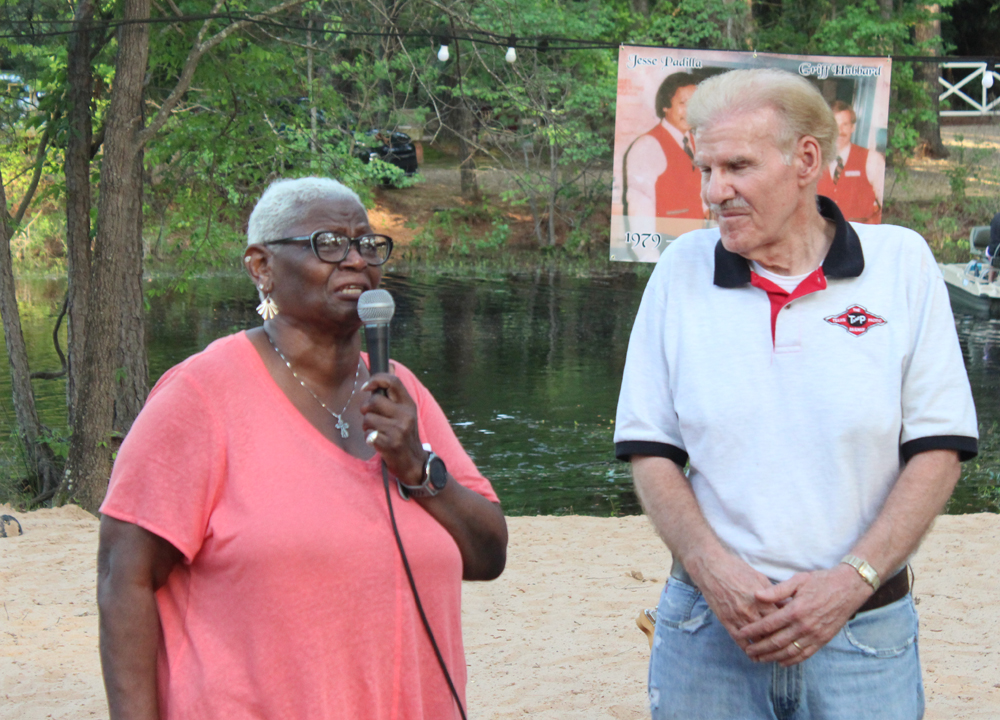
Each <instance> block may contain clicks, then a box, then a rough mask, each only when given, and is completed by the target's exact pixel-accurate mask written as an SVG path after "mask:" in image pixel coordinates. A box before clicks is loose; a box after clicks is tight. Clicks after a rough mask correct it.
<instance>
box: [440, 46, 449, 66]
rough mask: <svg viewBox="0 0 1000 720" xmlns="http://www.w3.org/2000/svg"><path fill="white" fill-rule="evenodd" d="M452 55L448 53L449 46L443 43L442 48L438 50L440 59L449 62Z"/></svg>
mask: <svg viewBox="0 0 1000 720" xmlns="http://www.w3.org/2000/svg"><path fill="white" fill-rule="evenodd" d="M450 57H451V55H450V54H449V53H448V46H447V45H442V46H441V49H440V50H438V60H440V61H441V62H448V58H450Z"/></svg>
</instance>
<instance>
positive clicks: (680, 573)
mask: <svg viewBox="0 0 1000 720" xmlns="http://www.w3.org/2000/svg"><path fill="white" fill-rule="evenodd" d="M670 577H672V578H673V579H674V580H679V581H681V582H682V583H684V584H685V585H690V586H691V587H695V588H696V587H698V586H697V585H696V584H695V582H694V580H692V579H691V576H690V575H689V574H688V571H687V570H685V569H684V566H683V565H681V563H680V561H679V560H676V559H675V560H674V562H673V565H671V566H670ZM908 592H910V575H909V572H908V570H907V568H905V567H904V568H903V569H902V570H900V571H899V572H898V573H896V574H895V575H893V576H892V577H891V578H889V579H888V580H886V581H885V582H884V583H882V584H881V585H880V586H879V589H878V590H876V591H875V592H874V593H872V596H871V597H869V598H868V599H867V600H866V601H865V604H864V605H862V606H861V607H860V608H858V612H859V613H863V612H868V611H869V610H875V609H877V608H880V607H885V606H886V605H888V604H889V603H894V602H896V601H897V600H900V599H902V598H904V597H906V594H907V593H908ZM857 614H858V613H855V614H854V615H852V616H851V619H852V620H853V619H854V617H856V616H857Z"/></svg>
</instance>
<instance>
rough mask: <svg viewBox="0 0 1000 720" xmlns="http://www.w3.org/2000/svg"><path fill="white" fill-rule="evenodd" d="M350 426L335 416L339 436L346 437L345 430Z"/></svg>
mask: <svg viewBox="0 0 1000 720" xmlns="http://www.w3.org/2000/svg"><path fill="white" fill-rule="evenodd" d="M350 427H351V426H350V425H348V424H347V423H346V422H345V421H344V420H342V419H341V418H339V417H338V418H337V429H338V430H340V437H342V438H346V437H347V430H348V428H350Z"/></svg>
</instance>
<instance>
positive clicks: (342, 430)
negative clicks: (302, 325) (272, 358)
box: [264, 330, 361, 438]
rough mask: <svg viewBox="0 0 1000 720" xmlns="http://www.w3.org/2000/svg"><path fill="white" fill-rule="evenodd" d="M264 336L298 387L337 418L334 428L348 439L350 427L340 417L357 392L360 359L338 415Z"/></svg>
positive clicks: (269, 338) (270, 339)
mask: <svg viewBox="0 0 1000 720" xmlns="http://www.w3.org/2000/svg"><path fill="white" fill-rule="evenodd" d="M264 334H265V335H266V336H267V341H268V342H269V343H271V347H273V348H274V351H275V352H276V353H278V357H280V358H281V360H282V361H283V362H284V363H285V366H286V367H287V368H288V370H289V371H290V372H291V373H292V377H293V378H295V379H296V380H298V381H299V385H301V386H302V387H304V388H305V390H306V392H307V393H309V394H310V395H312V396H313V399H314V400H315V401H316V402H318V403H319V404H320V407H322V408H323V409H324V410H326V411H327V412H328V413H330V414H331V415H333V416H334V417H335V418H337V426H336V427H337V429H338V430H340V437H342V438H346V437H348V433H347V431H348V430H349V429H350V427H351V426H350V425H349V424H348V423H347V421H346V420H344V418H343V417H342V416H343V414H344V413H345V412H347V408H348V407H350V405H351V400H353V399H354V393H356V392H357V391H358V377H359V376H360V375H361V358H358V369H357V371H356V372H355V373H354V387H353V388H351V396H350V397H349V398H347V402H346V403H344V407H343V408H342V409H341V411H340V412H339V413H338V412H334V411H333V410H331V409H330V408H329V407H327V405H326V403H325V402H323V401H322V400H320V399H319V395H317V394H316V393H314V392H313V391H312V388H310V387H309V386H308V385H306V383H305V381H304V380H303V379H302V378H300V377H299V374H298V373H297V372H295V369H294V368H293V367H292V364H291V363H290V362H288V358H286V357H285V354H284V353H283V352H281V350H279V349H278V345H277V343H275V342H274V340H273V339H272V338H271V334H270V333H269V332H267V331H266V330H265V331H264Z"/></svg>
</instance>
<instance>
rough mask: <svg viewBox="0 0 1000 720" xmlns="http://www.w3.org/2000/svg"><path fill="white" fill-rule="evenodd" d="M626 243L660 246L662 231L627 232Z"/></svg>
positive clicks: (640, 245) (636, 245)
mask: <svg viewBox="0 0 1000 720" xmlns="http://www.w3.org/2000/svg"><path fill="white" fill-rule="evenodd" d="M625 243H626V244H628V245H633V246H635V247H648V246H650V245H652V246H653V247H659V246H660V233H625Z"/></svg>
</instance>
